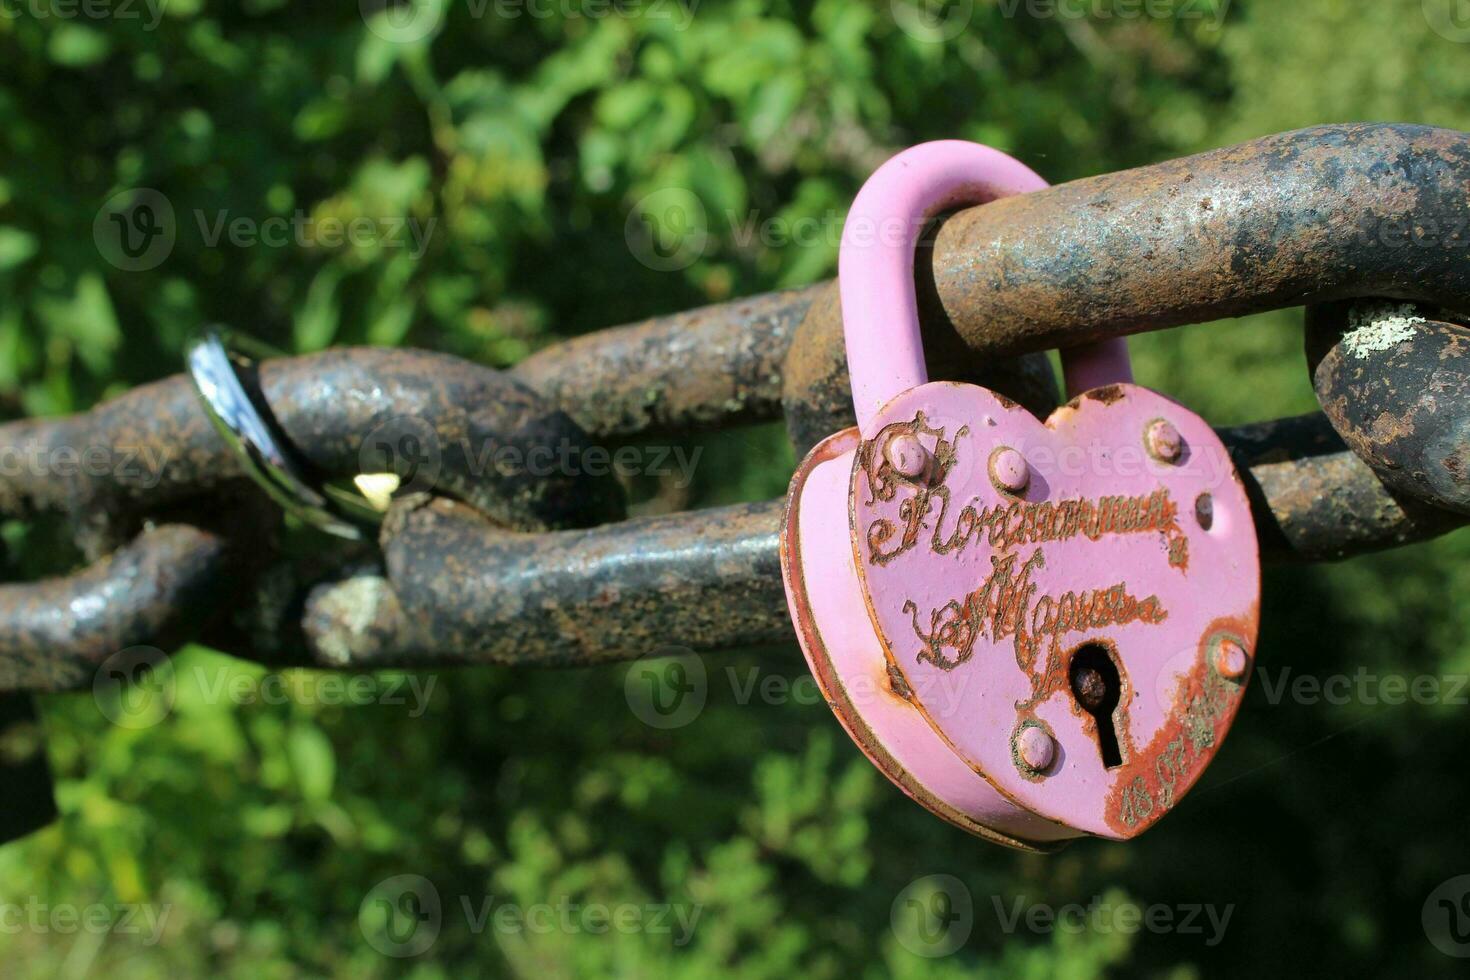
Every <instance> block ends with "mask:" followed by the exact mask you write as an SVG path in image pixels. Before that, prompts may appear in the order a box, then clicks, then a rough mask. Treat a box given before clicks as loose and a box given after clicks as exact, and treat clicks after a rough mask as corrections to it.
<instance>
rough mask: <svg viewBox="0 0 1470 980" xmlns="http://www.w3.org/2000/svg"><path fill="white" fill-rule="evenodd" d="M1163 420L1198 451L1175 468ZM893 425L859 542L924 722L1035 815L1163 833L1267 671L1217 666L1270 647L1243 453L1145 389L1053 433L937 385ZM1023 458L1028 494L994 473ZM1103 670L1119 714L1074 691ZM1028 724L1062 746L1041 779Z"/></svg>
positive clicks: (874, 455)
mask: <svg viewBox="0 0 1470 980" xmlns="http://www.w3.org/2000/svg"><path fill="white" fill-rule="evenodd" d="M1159 419H1165V420H1167V422H1168V423H1169V424H1171V425H1172V426H1173V427H1174V429H1175V430H1177V433H1178V439H1179V442H1180V451H1179V453H1178V455H1177V456H1176V457H1175V461H1173V462H1166V461H1163V460H1160V459H1158V458H1156V457H1155V455H1154V454H1153V453H1152V452H1151V451H1150V447H1149V444H1148V432H1149V430H1150V427H1151V426H1152V425H1154V424H1155V422H1156V421H1157V420H1159ZM874 421H875V424H876V425H877V427H878V429H877V434H876V435H875V437H874V438H873V439H871V440H867V441H865V442H864V443H863V444H862V445H861V447H860V448H859V450H858V452H857V455H856V459H855V461H854V467H853V470H852V483H851V488H850V496H849V500H850V501H851V516H852V524H851V530H852V543H853V547H854V548H855V551H856V554H857V569H858V574H859V578H860V579H861V581H862V582H863V589H864V597H865V599H866V602H867V605H868V607H869V610H870V611H871V614H872V619H873V622H874V623H875V624H876V626H877V632H878V635H879V639H880V640H881V642H882V645H883V651H884V656H885V659H886V661H887V663H888V664H889V665H890V666H891V667H892V668H893V669H894V670H896V671H898V673H899V674H900V675H901V676H902V678H903V684H904V685H906V686H907V687H908V688H909V689H910V690H912V691H913V692H914V695H915V702H916V704H917V705H918V707H919V710H920V711H921V712H922V713H923V714H924V715H925V716H926V717H927V718H928V720H929V721H930V723H931V724H932V725H933V726H934V729H935V730H936V731H937V732H938V733H939V734H940V736H941V737H942V738H943V740H944V741H945V742H946V743H947V744H948V745H949V746H951V747H952V750H953V751H954V752H955V753H956V754H957V755H958V756H959V757H960V758H962V759H963V760H964V761H965V762H966V763H967V764H968V765H970V766H971V767H972V768H974V769H975V770H976V771H977V772H980V773H983V774H985V775H986V776H987V777H988V778H989V779H991V780H992V781H993V782H994V783H995V784H996V786H997V787H998V788H999V790H1000V791H1001V792H1003V793H1005V794H1007V795H1008V796H1010V797H1012V798H1013V799H1015V800H1017V801H1018V802H1019V803H1020V804H1021V805H1022V806H1024V807H1025V808H1027V809H1029V810H1032V811H1033V812H1035V813H1037V814H1039V815H1041V816H1043V817H1046V818H1047V819H1049V820H1052V821H1055V822H1057V823H1060V824H1063V825H1065V826H1068V827H1074V828H1077V829H1079V830H1082V831H1086V832H1087V833H1091V834H1097V835H1100V836H1105V837H1115V838H1122V837H1131V836H1133V835H1134V834H1136V833H1139V832H1140V831H1142V830H1144V829H1145V828H1147V827H1148V826H1150V825H1151V824H1152V823H1154V822H1155V821H1156V820H1157V819H1158V818H1159V817H1161V816H1162V815H1163V814H1164V813H1166V812H1167V811H1168V810H1169V809H1170V808H1172V807H1173V806H1174V804H1175V803H1177V802H1178V800H1179V799H1180V798H1181V797H1182V796H1183V795H1184V793H1185V792H1186V791H1187V790H1188V789H1189V787H1190V786H1191V785H1193V783H1194V782H1195V780H1196V779H1198V778H1199V776H1200V774H1201V773H1202V772H1203V770H1204V768H1205V766H1206V765H1207V764H1208V762H1209V760H1210V759H1211V758H1212V757H1213V755H1214V753H1215V750H1216V749H1217V748H1218V746H1219V744H1220V742H1221V741H1222V740H1223V738H1224V736H1225V733H1226V730H1227V729H1228V728H1229V726H1230V723H1231V721H1232V720H1233V719H1234V717H1235V712H1236V709H1237V708H1238V707H1239V705H1240V699H1241V694H1242V692H1243V690H1244V684H1245V680H1246V676H1247V672H1246V671H1245V670H1242V671H1240V672H1239V673H1236V674H1235V675H1234V676H1227V675H1226V674H1225V673H1224V672H1222V671H1221V670H1220V669H1219V666H1218V665H1219V664H1220V663H1221V658H1220V656H1219V648H1220V647H1221V646H1222V645H1226V644H1233V645H1235V646H1237V647H1239V648H1240V649H1241V651H1242V652H1244V651H1249V650H1252V649H1253V648H1254V644H1255V638H1256V617H1257V602H1258V598H1259V574H1260V573H1259V565H1258V556H1257V552H1256V540H1255V534H1254V528H1253V526H1252V524H1251V516H1250V507H1249V504H1248V502H1247V500H1246V496H1245V491H1244V488H1243V487H1242V486H1241V484H1240V482H1239V479H1238V477H1237V476H1236V473H1235V470H1234V468H1233V466H1232V465H1231V463H1230V460H1229V457H1228V455H1227V453H1226V450H1225V447H1224V446H1223V445H1222V444H1221V443H1220V441H1219V439H1218V438H1217V437H1216V436H1215V433H1214V431H1213V430H1212V429H1211V428H1210V427H1209V426H1208V425H1207V424H1206V423H1205V422H1204V421H1203V420H1201V419H1200V418H1199V417H1197V416H1195V415H1194V414H1192V413H1190V412H1189V411H1187V410H1186V409H1184V408H1182V407H1181V406H1179V405H1177V404H1176V403H1174V402H1172V401H1170V400H1169V399H1167V398H1164V397H1163V396H1162V395H1158V394H1155V393H1153V392H1151V391H1148V390H1147V389H1144V388H1139V387H1136V386H1133V385H1111V386H1106V387H1103V388H1098V389H1094V390H1093V391H1091V392H1088V393H1086V394H1084V395H1082V396H1081V397H1079V398H1077V399H1074V400H1073V401H1072V402H1071V403H1070V404H1068V405H1067V406H1064V407H1062V408H1060V409H1058V410H1057V411H1056V412H1055V413H1054V414H1053V415H1052V417H1051V418H1050V419H1048V420H1047V422H1045V423H1043V422H1041V421H1040V420H1038V419H1037V418H1036V417H1035V416H1033V415H1031V414H1030V413H1029V412H1027V411H1026V410H1025V409H1022V408H1020V407H1018V406H1016V405H1014V404H1013V403H1011V402H1009V401H1008V400H1006V399H1004V398H1001V397H999V396H997V395H995V394H992V393H991V392H989V391H986V390H985V389H983V388H978V387H975V386H973V385H964V384H954V383H946V382H936V383H932V384H927V385H923V386H921V387H919V388H915V389H913V390H911V391H907V392H905V393H903V394H902V395H900V396H898V397H897V398H895V399H894V400H893V401H891V402H889V404H888V405H887V406H886V407H885V408H884V409H883V411H881V412H880V413H878V415H877V416H876V418H875V420H874ZM901 434H902V435H908V436H916V437H918V438H919V440H920V441H921V442H922V443H923V444H924V446H925V448H926V449H927V450H928V452H929V455H930V456H931V457H932V458H933V459H934V461H935V462H934V465H933V467H931V469H930V471H929V472H928V473H927V474H925V476H924V477H923V478H919V479H913V478H905V477H901V476H899V475H898V474H897V473H895V472H894V471H893V469H892V467H890V466H888V465H887V463H886V462H885V461H884V460H883V457H882V453H881V452H880V451H879V450H880V448H881V447H882V446H883V444H884V443H885V442H886V441H887V440H888V439H890V438H894V437H896V436H898V435H901ZM1007 450H1010V451H1013V452H1016V453H1019V454H1020V455H1021V456H1022V457H1024V458H1025V460H1026V463H1027V465H1028V466H1029V468H1030V477H1029V479H1028V480H1027V481H1026V485H1025V488H1024V489H1023V490H1021V491H1019V492H1014V493H1013V492H1011V491H1009V490H1008V489H1006V488H1005V487H1004V486H1001V485H999V484H998V483H997V481H996V480H995V479H994V476H993V474H992V473H990V472H989V467H988V461H989V459H990V458H992V457H993V456H995V455H996V454H998V453H1002V452H1005V451H1007ZM1201 495H1209V497H1210V499H1211V501H1212V506H1211V513H1212V519H1211V522H1210V528H1209V530H1205V529H1204V528H1203V527H1202V526H1201V524H1200V522H1199V520H1198V517H1197V515H1196V506H1195V502H1196V500H1197V499H1198V498H1199V497H1200V496H1201ZM1079 656H1080V657H1082V658H1084V660H1083V661H1079ZM1087 657H1092V658H1094V659H1095V660H1097V661H1098V665H1099V666H1098V668H1097V669H1099V670H1101V671H1102V672H1103V675H1102V676H1099V677H1095V678H1093V679H1092V681H1091V682H1092V683H1095V684H1100V685H1103V686H1104V687H1107V688H1110V689H1111V696H1112V698H1113V701H1112V703H1110V704H1108V705H1106V710H1105V715H1106V717H1103V716H1102V715H1101V714H1099V713H1098V712H1095V711H1091V710H1089V708H1088V705H1087V703H1086V702H1085V700H1084V697H1085V695H1084V693H1083V691H1082V690H1081V689H1080V685H1081V684H1082V683H1083V682H1082V681H1079V680H1078V679H1077V678H1076V676H1075V675H1076V674H1077V673H1078V672H1079V671H1081V670H1082V669H1083V668H1084V667H1085V666H1086V664H1085V658H1087ZM1099 658H1100V659H1099ZM1109 663H1110V664H1111V665H1112V669H1113V670H1114V671H1115V672H1116V677H1113V678H1109V677H1106V676H1105V675H1106V673H1107V671H1108V667H1107V665H1108V664H1109ZM1108 693H1109V692H1108V691H1100V693H1099V694H1098V697H1099V698H1100V699H1101V698H1104V697H1107V696H1108ZM1028 726H1038V727H1040V728H1042V729H1043V731H1045V732H1046V733H1047V734H1048V735H1050V736H1051V737H1053V738H1054V739H1055V740H1056V743H1057V746H1058V748H1057V752H1056V758H1055V759H1054V760H1053V762H1052V764H1051V765H1050V766H1049V767H1047V768H1046V769H1045V770H1044V771H1042V772H1041V773H1035V772H1032V771H1030V770H1029V768H1028V767H1025V766H1020V765H1017V760H1016V751H1017V747H1016V744H1015V739H1017V738H1019V737H1020V736H1022V735H1024V733H1025V730H1026V728H1027V727H1028ZM1108 729H1111V735H1109V733H1108V731H1107V730H1108ZM1110 738H1111V740H1112V748H1111V750H1110V749H1109V746H1108V745H1107V744H1105V743H1106V742H1107V740H1108V739H1110ZM1110 751H1111V754H1110Z"/></svg>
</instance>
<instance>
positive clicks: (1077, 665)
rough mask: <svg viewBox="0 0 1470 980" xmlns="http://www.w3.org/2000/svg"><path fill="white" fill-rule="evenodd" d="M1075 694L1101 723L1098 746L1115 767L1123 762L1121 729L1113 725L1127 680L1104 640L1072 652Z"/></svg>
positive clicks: (1106, 764) (1105, 760)
mask: <svg viewBox="0 0 1470 980" xmlns="http://www.w3.org/2000/svg"><path fill="white" fill-rule="evenodd" d="M1068 673H1069V676H1070V679H1071V682H1072V697H1074V698H1076V699H1077V704H1078V705H1079V706H1080V707H1081V708H1082V710H1083V711H1085V712H1087V713H1088V714H1089V715H1091V716H1092V719H1093V721H1095V722H1096V723H1097V746H1098V749H1099V750H1100V751H1101V752H1102V761H1103V767H1104V768H1106V769H1112V768H1113V767H1115V766H1121V765H1122V764H1123V754H1122V753H1121V752H1120V751H1119V750H1118V732H1117V729H1116V728H1114V727H1113V711H1114V710H1115V709H1116V708H1117V707H1118V701H1119V699H1120V698H1121V697H1122V694H1123V681H1122V679H1121V678H1120V677H1119V676H1118V665H1117V664H1116V663H1114V662H1113V657H1112V654H1111V652H1110V651H1109V650H1108V648H1107V647H1105V646H1103V645H1102V644H1101V643H1084V644H1083V645H1082V646H1080V647H1078V648H1077V649H1076V650H1074V651H1073V652H1072V665H1071V667H1070V669H1069V671H1068Z"/></svg>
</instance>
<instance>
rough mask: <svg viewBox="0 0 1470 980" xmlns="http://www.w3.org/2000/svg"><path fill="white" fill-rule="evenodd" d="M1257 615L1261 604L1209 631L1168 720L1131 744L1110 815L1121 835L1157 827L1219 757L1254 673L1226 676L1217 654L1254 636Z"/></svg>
mask: <svg viewBox="0 0 1470 980" xmlns="http://www.w3.org/2000/svg"><path fill="white" fill-rule="evenodd" d="M1258 617H1259V603H1257V604H1255V605H1253V606H1252V608H1251V610H1250V612H1249V613H1248V614H1247V615H1244V616H1224V617H1221V618H1219V619H1216V620H1214V621H1213V622H1211V623H1210V624H1209V626H1207V627H1206V628H1205V630H1204V632H1203V634H1202V635H1201V636H1200V641H1199V647H1198V649H1197V651H1196V655H1195V658H1194V664H1193V666H1192V667H1191V668H1190V670H1189V671H1188V673H1186V674H1183V675H1181V676H1180V677H1179V680H1178V686H1177V687H1176V688H1175V693H1174V696H1173V699H1172V709H1171V710H1170V711H1169V713H1168V715H1169V720H1168V722H1167V723H1166V724H1165V725H1164V726H1163V727H1162V728H1160V729H1159V730H1158V731H1157V732H1156V733H1155V734H1154V737H1153V738H1152V739H1150V740H1149V744H1148V745H1146V746H1144V747H1143V748H1142V749H1141V750H1140V749H1137V748H1133V747H1131V746H1130V747H1129V750H1128V751H1127V752H1126V757H1125V759H1124V761H1123V764H1122V765H1121V766H1120V767H1119V768H1117V769H1115V770H1113V776H1114V783H1113V788H1112V790H1111V792H1109V794H1108V800H1107V811H1106V812H1107V815H1108V824H1109V826H1111V827H1112V828H1113V830H1114V831H1116V832H1117V833H1118V835H1119V836H1123V837H1133V836H1135V835H1137V834H1139V833H1142V832H1143V831H1145V830H1147V829H1148V828H1149V827H1151V826H1153V824H1154V823H1156V822H1157V821H1158V820H1159V819H1160V818H1161V817H1162V816H1163V815H1164V814H1165V813H1168V812H1169V811H1170V810H1171V809H1173V808H1174V806H1175V805H1176V804H1178V802H1179V800H1180V799H1182V798H1183V796H1184V793H1186V792H1187V791H1188V790H1189V788H1190V787H1191V786H1193V784H1194V782H1195V780H1197V779H1198V778H1199V776H1200V774H1201V773H1202V772H1203V771H1204V769H1205V767H1206V766H1207V765H1209V763H1210V760H1212V759H1213V758H1214V756H1215V752H1216V750H1217V749H1218V748H1219V746H1220V743H1221V742H1222V741H1223V740H1224V737H1225V733H1226V732H1227V731H1228V730H1229V728H1230V725H1231V723H1232V722H1233V721H1234V720H1235V714H1236V712H1237V711H1238V710H1239V708H1240V702H1241V699H1242V695H1243V694H1244V692H1245V684H1246V681H1247V679H1248V678H1249V670H1247V671H1246V672H1245V673H1243V674H1241V675H1240V676H1239V677H1234V678H1231V677H1225V676H1222V674H1221V673H1220V671H1219V669H1218V668H1217V667H1216V665H1215V660H1216V657H1215V654H1216V651H1217V649H1218V647H1219V644H1220V643H1221V642H1222V641H1227V640H1228V641H1232V642H1235V643H1237V644H1243V643H1245V642H1246V638H1248V637H1252V636H1255V635H1256V628H1257V624H1258Z"/></svg>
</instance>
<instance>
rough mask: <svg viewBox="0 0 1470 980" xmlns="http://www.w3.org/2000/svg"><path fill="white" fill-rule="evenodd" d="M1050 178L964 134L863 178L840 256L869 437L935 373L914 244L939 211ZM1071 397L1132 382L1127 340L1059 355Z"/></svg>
mask: <svg viewBox="0 0 1470 980" xmlns="http://www.w3.org/2000/svg"><path fill="white" fill-rule="evenodd" d="M1046 186H1047V183H1046V181H1045V180H1043V179H1042V178H1041V177H1039V176H1038V175H1037V174H1036V173H1035V172H1034V171H1032V170H1031V168H1029V167H1027V166H1026V165H1025V164H1023V163H1021V162H1020V161H1019V160H1016V159H1014V158H1013V157H1010V156H1007V155H1006V154H1004V153H1002V152H1000V151H999V150H995V149H992V148H990V147H988V146H982V145H981V144H979V143H969V142H966V141H964V140H937V141H935V142H932V143H920V144H919V145H917V146H912V147H909V148H908V149H906V150H904V151H902V152H901V153H898V154H897V155H895V156H894V157H893V158H892V159H890V160H889V161H888V162H886V163H884V164H883V165H882V166H881V167H879V168H878V169H877V170H876V171H874V173H873V175H872V176H871V177H869V178H868V180H867V182H866V183H864V184H863V186H862V189H861V190H859V191H858V194H857V197H856V198H855V199H854V200H853V202H852V208H851V209H850V210H849V211H848V213H847V220H846V222H844V224H843V226H842V247H841V250H840V251H839V253H838V258H837V278H838V288H839V289H840V291H841V296H842V322H843V330H844V334H845V337H846V343H847V365H848V373H849V375H850V377H851V379H852V398H853V408H854V410H855V411H856V414H857V421H858V428H859V430H860V431H861V432H862V434H863V437H864V438H872V437H873V435H874V434H875V433H874V432H873V431H871V429H872V427H873V418H874V416H876V415H877V413H878V410H879V409H881V408H882V407H883V405H884V404H886V403H887V402H888V401H889V400H890V399H892V398H893V397H895V396H896V395H898V394H900V393H901V392H904V391H907V390H908V389H910V388H916V387H918V386H919V385H921V384H924V383H925V382H927V381H928V380H929V372H928V369H927V368H926V367H925V364H924V344H923V338H922V336H921V335H920V331H919V315H918V304H917V297H916V296H915V292H914V249H915V247H916V246H917V244H918V241H919V235H920V234H921V233H922V232H923V230H924V226H925V224H926V223H927V222H928V221H929V219H930V218H932V217H933V216H934V215H936V214H938V213H940V212H941V211H944V210H947V209H950V208H955V207H959V206H968V205H974V204H985V203H988V202H990V201H993V200H995V199H996V198H1000V197H1009V196H1011V195H1013V194H1025V193H1027V192H1028V191H1034V190H1040V189H1041V188H1043V187H1046ZM1062 362H1063V369H1064V373H1065V375H1066V381H1067V390H1068V392H1069V394H1075V393H1076V392H1078V391H1084V390H1086V389H1088V388H1093V387H1097V386H1099V385H1103V384H1111V383H1115V382H1120V381H1129V380H1131V379H1132V372H1131V370H1130V368H1129V363H1128V346H1127V341H1125V340H1124V339H1122V338H1121V337H1120V338H1115V339H1111V340H1106V341H1101V342H1098V343H1096V344H1090V345H1088V346H1086V347H1082V348H1076V349H1074V350H1071V351H1063V352H1062Z"/></svg>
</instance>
